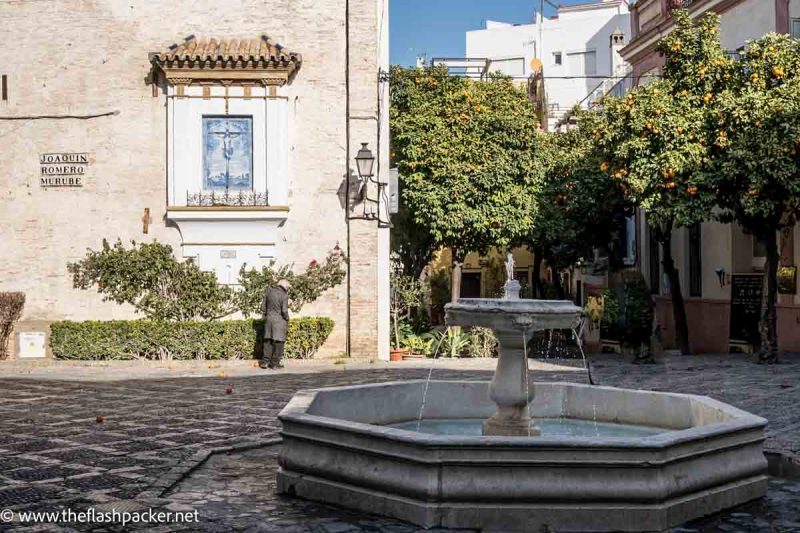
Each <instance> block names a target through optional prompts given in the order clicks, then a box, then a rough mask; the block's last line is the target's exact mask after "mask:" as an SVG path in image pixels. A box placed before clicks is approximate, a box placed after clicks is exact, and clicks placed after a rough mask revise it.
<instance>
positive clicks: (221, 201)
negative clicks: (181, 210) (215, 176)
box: [186, 190, 269, 207]
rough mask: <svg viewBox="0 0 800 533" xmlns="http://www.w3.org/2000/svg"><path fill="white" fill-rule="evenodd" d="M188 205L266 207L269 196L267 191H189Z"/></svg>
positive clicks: (187, 194) (187, 196) (187, 195)
mask: <svg viewBox="0 0 800 533" xmlns="http://www.w3.org/2000/svg"><path fill="white" fill-rule="evenodd" d="M186 205H187V207H226V206H227V207H251V206H253V207H266V206H268V205H269V196H268V195H267V193H265V192H254V191H238V192H230V191H227V190H226V191H203V192H194V193H191V192H187V193H186Z"/></svg>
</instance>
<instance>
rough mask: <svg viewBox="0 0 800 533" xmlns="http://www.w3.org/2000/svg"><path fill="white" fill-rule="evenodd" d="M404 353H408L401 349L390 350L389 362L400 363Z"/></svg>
mask: <svg viewBox="0 0 800 533" xmlns="http://www.w3.org/2000/svg"><path fill="white" fill-rule="evenodd" d="M406 353H408V352H406V350H404V349H402V348H400V349H392V350H391V351H390V352H389V361H402V360H403V356H404V355H405V354H406Z"/></svg>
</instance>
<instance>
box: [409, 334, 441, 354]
mask: <svg viewBox="0 0 800 533" xmlns="http://www.w3.org/2000/svg"><path fill="white" fill-rule="evenodd" d="M433 341H434V339H432V338H431V337H429V336H424V335H415V334H414V333H408V334H407V335H405V336H404V337H403V347H404V348H408V350H409V351H410V352H411V353H412V354H418V355H424V356H425V357H430V356H431V355H433Z"/></svg>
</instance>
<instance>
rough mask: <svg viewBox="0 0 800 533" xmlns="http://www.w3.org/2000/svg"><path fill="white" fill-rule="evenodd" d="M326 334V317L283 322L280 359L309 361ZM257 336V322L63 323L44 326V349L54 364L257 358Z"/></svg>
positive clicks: (260, 337)
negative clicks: (47, 347) (284, 330)
mask: <svg viewBox="0 0 800 533" xmlns="http://www.w3.org/2000/svg"><path fill="white" fill-rule="evenodd" d="M332 330H333V320H331V319H330V318H327V317H302V318H293V319H291V320H289V333H288V336H287V339H286V356H287V357H290V358H293V359H308V358H310V357H312V356H313V355H314V353H316V352H317V350H319V348H320V347H321V346H322V344H323V343H324V342H325V340H326V339H327V338H328V335H330V333H331V331H332ZM263 334H264V321H263V320H225V321H221V322H165V321H152V320H114V321H107V322H101V321H86V322H69V321H64V322H55V323H53V324H52V325H51V326H50V346H51V348H52V349H53V355H54V356H55V358H56V359H78V360H94V361H100V360H115V359H116V360H130V359H160V360H172V359H175V360H181V359H250V358H253V357H260V356H261V353H262V349H263V348H262V347H263Z"/></svg>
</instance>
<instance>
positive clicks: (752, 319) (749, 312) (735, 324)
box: [730, 274, 764, 346]
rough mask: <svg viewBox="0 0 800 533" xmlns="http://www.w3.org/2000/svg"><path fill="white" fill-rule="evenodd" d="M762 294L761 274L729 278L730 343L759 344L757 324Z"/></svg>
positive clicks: (759, 337)
mask: <svg viewBox="0 0 800 533" xmlns="http://www.w3.org/2000/svg"><path fill="white" fill-rule="evenodd" d="M763 293H764V275H763V274H733V275H732V276H731V332H730V339H731V340H732V341H739V342H746V343H749V344H752V345H753V346H758V345H759V344H760V343H761V335H760V334H759V332H758V323H759V321H760V320H761V299H762V296H763Z"/></svg>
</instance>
